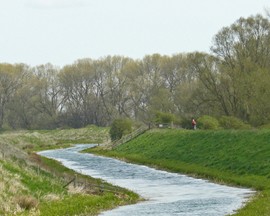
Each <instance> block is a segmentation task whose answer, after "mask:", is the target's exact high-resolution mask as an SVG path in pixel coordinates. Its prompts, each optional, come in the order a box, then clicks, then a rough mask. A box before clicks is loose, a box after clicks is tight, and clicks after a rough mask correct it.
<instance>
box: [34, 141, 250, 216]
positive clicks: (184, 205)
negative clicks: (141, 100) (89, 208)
mask: <svg viewBox="0 0 270 216" xmlns="http://www.w3.org/2000/svg"><path fill="white" fill-rule="evenodd" d="M93 146H95V145H94V144H79V145H76V146H74V147H71V148H67V149H58V150H48V151H42V152H39V154H40V155H42V156H45V157H48V158H53V159H55V160H57V161H60V162H62V163H63V165H65V166H66V167H68V168H71V169H73V170H76V171H77V172H80V173H83V174H86V175H90V176H92V177H95V178H101V179H104V180H106V181H107V182H110V183H112V184H115V185H118V186H121V187H124V188H127V189H130V190H132V191H134V192H136V193H138V194H140V195H141V196H142V197H143V198H146V199H147V200H148V201H145V202H141V203H138V204H135V205H129V206H123V207H119V208H117V209H114V210H111V211H107V212H104V213H102V214H101V215H113V216H122V215H123V216H126V215H130V216H131V215H132V216H146V215H147V216H149V215H153V216H161V215H162V216H166V215H168V216H173V215H181V216H189V215H190V216H191V215H192V216H197V215H200V216H202V215H203V216H221V215H228V214H232V213H233V212H234V211H235V210H237V209H239V208H240V207H241V206H242V205H243V204H244V202H245V201H247V199H248V198H249V197H250V195H251V193H253V191H251V190H249V189H243V188H234V187H228V186H224V185H218V184H214V183H210V182H208V181H206V180H202V179H194V178H191V177H188V176H185V175H181V174H176V173H168V172H165V171H160V170H155V169H152V168H149V167H146V166H141V165H134V164H129V163H125V162H123V161H119V160H116V159H112V158H106V157H101V156H95V155H92V154H83V153H79V152H80V151H81V150H83V149H86V148H89V147H93Z"/></svg>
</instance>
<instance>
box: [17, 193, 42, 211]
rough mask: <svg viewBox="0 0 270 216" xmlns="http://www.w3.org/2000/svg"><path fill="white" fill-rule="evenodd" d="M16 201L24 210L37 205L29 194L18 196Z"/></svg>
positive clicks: (35, 200)
mask: <svg viewBox="0 0 270 216" xmlns="http://www.w3.org/2000/svg"><path fill="white" fill-rule="evenodd" d="M16 202H17V204H18V205H19V206H20V207H21V208H22V209H25V210H30V209H32V208H36V207H37V205H38V201H37V199H36V198H34V197H31V196H19V197H17V198H16Z"/></svg>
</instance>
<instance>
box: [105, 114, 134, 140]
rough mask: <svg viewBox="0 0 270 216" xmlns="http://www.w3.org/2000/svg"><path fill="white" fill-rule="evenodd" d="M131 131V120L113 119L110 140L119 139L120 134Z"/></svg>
mask: <svg viewBox="0 0 270 216" xmlns="http://www.w3.org/2000/svg"><path fill="white" fill-rule="evenodd" d="M131 131H132V121H131V120H130V119H115V120H114V121H113V123H112V125H111V129H110V137H111V140H112V141H114V140H118V139H121V137H122V136H124V135H126V134H128V133H131Z"/></svg>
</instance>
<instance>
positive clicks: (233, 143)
mask: <svg viewBox="0 0 270 216" xmlns="http://www.w3.org/2000/svg"><path fill="white" fill-rule="evenodd" d="M269 140H270V131H268V130H246V131H236V130H233V131H228V130H226V131H225V130H218V131H186V130H176V129H175V130H172V129H166V130H151V131H148V132H146V133H144V134H143V135H141V136H139V137H137V138H136V139H134V140H131V141H130V142H128V143H126V144H124V145H121V146H119V147H117V148H116V149H114V150H113V151H108V150H102V149H92V150H91V149H90V150H89V151H91V152H92V153H93V152H94V153H97V154H102V155H106V156H110V157H116V158H120V159H124V160H128V161H131V162H136V163H139V164H144V165H150V166H152V167H155V168H159V169H164V170H169V171H173V172H179V173H185V174H188V175H190V176H194V177H199V178H205V179H210V180H212V181H214V182H218V183H222V184H228V185H235V186H243V187H249V188H253V189H255V190H257V191H258V192H257V194H256V196H254V197H253V198H252V199H251V200H250V201H249V202H248V203H247V204H246V205H245V206H244V207H243V208H242V209H240V210H239V211H238V212H237V213H236V215H238V216H249V215H250V216H251V215H260V216H268V215H269V214H270V213H269V212H270V175H269V174H270V142H269Z"/></svg>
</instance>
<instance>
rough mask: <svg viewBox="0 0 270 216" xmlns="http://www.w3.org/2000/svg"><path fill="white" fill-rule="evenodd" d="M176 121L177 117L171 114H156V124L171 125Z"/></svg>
mask: <svg viewBox="0 0 270 216" xmlns="http://www.w3.org/2000/svg"><path fill="white" fill-rule="evenodd" d="M174 120H175V116H174V115H173V114H171V113H164V112H156V114H155V122H156V123H171V122H173V121H174Z"/></svg>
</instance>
